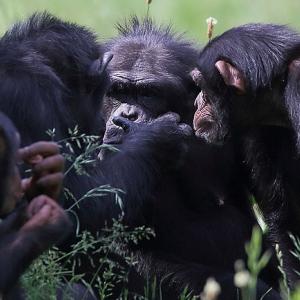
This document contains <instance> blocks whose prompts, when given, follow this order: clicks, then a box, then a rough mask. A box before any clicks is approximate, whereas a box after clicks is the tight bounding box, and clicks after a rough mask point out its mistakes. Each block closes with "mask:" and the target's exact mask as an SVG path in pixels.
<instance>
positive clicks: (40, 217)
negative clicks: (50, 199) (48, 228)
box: [22, 203, 52, 230]
mask: <svg viewBox="0 0 300 300" xmlns="http://www.w3.org/2000/svg"><path fill="white" fill-rule="evenodd" d="M51 213H52V208H51V205H49V204H48V203H46V204H45V205H43V206H42V207H41V208H40V209H39V210H38V211H37V212H36V213H35V214H34V215H32V216H31V217H30V219H29V220H28V221H27V222H26V223H25V224H24V225H23V226H22V230H35V229H37V228H39V227H41V226H43V225H46V224H48V223H49V220H50V219H51Z"/></svg>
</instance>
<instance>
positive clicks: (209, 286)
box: [201, 278, 221, 300]
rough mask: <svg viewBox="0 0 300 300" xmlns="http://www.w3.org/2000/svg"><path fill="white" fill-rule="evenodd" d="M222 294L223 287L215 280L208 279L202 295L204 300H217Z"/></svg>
mask: <svg viewBox="0 0 300 300" xmlns="http://www.w3.org/2000/svg"><path fill="white" fill-rule="evenodd" d="M220 293H221V287H220V285H219V283H218V282H217V281H216V280H215V279H214V278H208V279H207V281H206V284H205V286H204V289H203V293H202V294H201V299H203V300H216V299H217V297H218V296H219V295H220Z"/></svg>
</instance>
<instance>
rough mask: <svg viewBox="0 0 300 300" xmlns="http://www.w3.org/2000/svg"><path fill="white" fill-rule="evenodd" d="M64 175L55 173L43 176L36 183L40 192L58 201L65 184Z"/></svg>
mask: <svg viewBox="0 0 300 300" xmlns="http://www.w3.org/2000/svg"><path fill="white" fill-rule="evenodd" d="M63 179H64V175H63V174H62V173H54V174H49V175H46V176H43V177H42V178H40V179H39V180H38V181H37V182H36V186H37V187H38V189H39V190H42V191H43V194H46V195H47V196H49V197H51V198H54V199H57V198H58V197H59V193H60V190H61V187H62V184H63Z"/></svg>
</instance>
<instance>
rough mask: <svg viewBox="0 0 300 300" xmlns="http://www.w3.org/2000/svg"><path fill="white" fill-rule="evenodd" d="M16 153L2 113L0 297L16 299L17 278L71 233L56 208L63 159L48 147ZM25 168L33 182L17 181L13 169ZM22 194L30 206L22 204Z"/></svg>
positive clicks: (10, 129)
mask: <svg viewBox="0 0 300 300" xmlns="http://www.w3.org/2000/svg"><path fill="white" fill-rule="evenodd" d="M18 148H19V135H18V132H17V130H16V129H15V127H14V125H13V124H12V123H11V121H10V120H9V119H8V118H7V117H6V116H4V115H3V114H2V113H0V174H1V186H0V195H1V198H0V217H1V218H2V222H1V224H0V253H1V256H0V264H1V272H0V292H1V296H4V297H8V298H9V299H10V297H12V299H17V298H18V299H19V297H22V293H21V291H20V290H19V289H18V288H16V284H17V281H18V279H19V277H20V275H21V274H22V273H23V272H24V271H25V269H26V268H27V267H28V266H29V265H30V263H31V262H32V261H33V260H34V259H35V258H36V257H37V256H38V255H39V254H41V253H42V252H43V251H44V250H46V249H48V248H49V247H50V246H52V245H53V244H54V243H57V242H59V241H60V240H61V239H63V237H64V236H66V234H68V233H69V231H70V229H71V222H70V221H69V219H68V217H67V214H66V213H65V212H64V210H63V209H62V208H61V207H60V206H59V205H58V204H57V203H56V199H57V197H58V194H59V192H60V187H61V184H62V170H63V166H64V163H63V158H62V156H61V155H60V154H59V148H58V146H57V145H56V144H54V143H51V142H39V143H35V144H32V145H29V146H28V147H25V148H21V149H20V150H18ZM19 161H24V162H26V163H27V164H28V165H29V166H31V168H32V177H30V178H28V179H25V180H24V181H21V178H20V175H19V171H18V168H17V164H18V162H19ZM24 194H25V197H26V199H27V200H28V201H29V202H25V201H24V200H23V201H21V198H22V197H23V195H24Z"/></svg>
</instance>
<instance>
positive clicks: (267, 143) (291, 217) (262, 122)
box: [192, 24, 300, 285]
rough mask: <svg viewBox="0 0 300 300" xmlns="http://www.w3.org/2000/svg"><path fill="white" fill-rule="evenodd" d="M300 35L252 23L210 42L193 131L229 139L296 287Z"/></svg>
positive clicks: (198, 76)
mask: <svg viewBox="0 0 300 300" xmlns="http://www.w3.org/2000/svg"><path fill="white" fill-rule="evenodd" d="M299 56H300V35H299V34H297V33H296V32H294V31H292V30H291V29H289V28H288V27H285V26H280V25H270V24H248V25H244V26H240V27H237V28H233V29H230V30H228V31H227V32H225V33H224V34H222V35H221V36H219V37H216V38H215V39H213V40H212V41H210V42H209V43H208V44H207V46H206V47H205V48H204V49H203V51H202V52H201V54H200V58H199V62H198V70H195V71H194V72H192V76H193V77H194V79H195V81H196V82H197V83H198V85H199V86H200V88H201V92H200V94H199V95H198V97H197V99H196V101H195V104H196V105H197V111H196V113H195V115H194V129H195V130H196V135H197V136H198V137H201V138H204V139H206V140H207V141H209V142H212V143H218V144H220V143H223V142H225V141H231V142H233V143H234V144H235V149H236V150H235V151H236V154H237V155H238V157H239V162H240V165H241V170H242V172H243V173H244V178H245V183H246V184H247V186H248V189H249V190H250V192H251V193H253V195H254V196H255V198H256V200H257V201H258V203H259V206H260V208H261V209H262V211H263V214H264V217H265V221H266V223H267V225H268V229H269V238H270V240H271V241H272V242H273V244H277V243H278V244H279V246H280V250H281V251H282V252H283V262H284V268H285V271H286V272H287V275H288V279H289V282H290V284H291V285H292V284H293V283H294V282H295V281H297V280H299V276H298V275H297V273H296V272H294V270H296V271H299V270H300V265H299V260H297V259H295V258H294V257H293V255H292V254H291V253H290V250H291V249H292V243H291V240H290V238H289V237H288V232H291V233H293V234H295V235H297V236H299V235H300V221H299V220H300V218H299V216H300V201H299V198H300V188H299V183H298V176H299V170H300V161H299V137H300V127H299V124H300V98H299V92H300V89H299V78H300V77H299V74H300V68H299Z"/></svg>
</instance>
